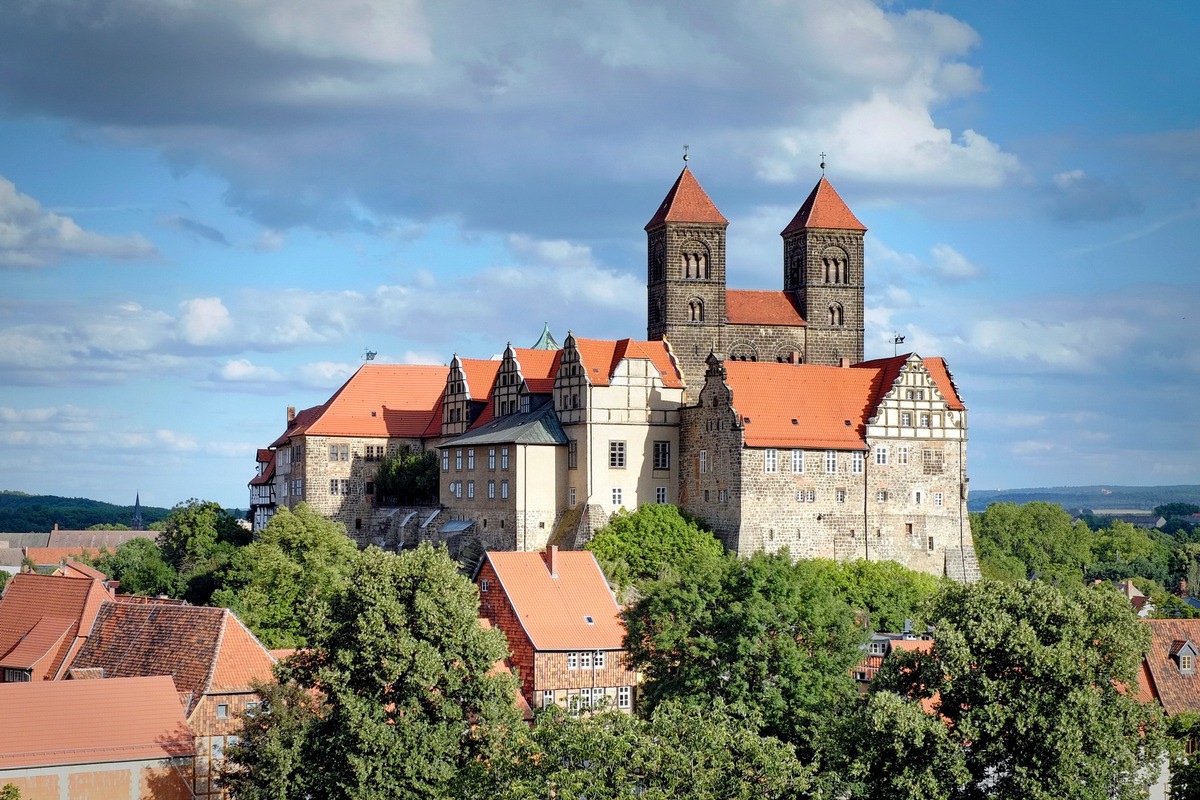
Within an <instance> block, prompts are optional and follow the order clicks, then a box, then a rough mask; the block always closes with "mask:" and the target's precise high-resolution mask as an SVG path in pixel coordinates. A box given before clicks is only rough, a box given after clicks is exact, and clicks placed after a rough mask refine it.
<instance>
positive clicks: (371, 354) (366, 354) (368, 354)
mask: <svg viewBox="0 0 1200 800" xmlns="http://www.w3.org/2000/svg"><path fill="white" fill-rule="evenodd" d="M377 355H379V351H378V350H372V349H370V348H367V349H366V350H363V361H374V360H375V356H377Z"/></svg>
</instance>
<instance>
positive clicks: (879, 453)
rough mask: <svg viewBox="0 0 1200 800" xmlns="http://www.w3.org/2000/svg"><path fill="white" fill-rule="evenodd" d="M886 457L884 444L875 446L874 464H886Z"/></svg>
mask: <svg viewBox="0 0 1200 800" xmlns="http://www.w3.org/2000/svg"><path fill="white" fill-rule="evenodd" d="M887 457H888V452H887V447H885V446H884V445H879V446H877V447H876V448H875V463H876V464H879V465H880V466H883V465H884V464H887Z"/></svg>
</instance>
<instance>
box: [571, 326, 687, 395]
mask: <svg viewBox="0 0 1200 800" xmlns="http://www.w3.org/2000/svg"><path fill="white" fill-rule="evenodd" d="M573 338H574V340H575V349H576V350H577V351H578V352H579V360H580V362H581V363H582V364H583V367H584V377H585V378H587V380H588V383H590V384H591V385H592V386H608V385H610V384H611V383H612V376H613V374H614V373H615V372H616V370H617V365H618V364H620V363H621V361H623V360H624V359H626V358H643V359H646V360H647V361H649V362H650V363H652V364H653V365H654V366H655V368H656V369H657V370H658V374H659V375H660V376H661V377H662V381H663V386H665V387H667V388H669V389H682V388H683V377H682V376H681V375H680V374H679V368H678V366H676V364H675V361H674V360H673V359H672V358H671V351H670V350H669V349H667V344H666V342H661V341H657V342H644V341H639V340H636V339H618V340H608V339H580V338H578V337H573Z"/></svg>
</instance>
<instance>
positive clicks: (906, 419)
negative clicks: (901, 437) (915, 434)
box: [900, 411, 912, 428]
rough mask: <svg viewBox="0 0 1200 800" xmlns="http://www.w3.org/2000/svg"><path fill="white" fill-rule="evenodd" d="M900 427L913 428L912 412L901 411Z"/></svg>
mask: <svg viewBox="0 0 1200 800" xmlns="http://www.w3.org/2000/svg"><path fill="white" fill-rule="evenodd" d="M900 425H901V426H903V427H905V428H911V427H912V412H910V411H901V412H900Z"/></svg>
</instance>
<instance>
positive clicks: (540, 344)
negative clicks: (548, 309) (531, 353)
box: [529, 322, 562, 350]
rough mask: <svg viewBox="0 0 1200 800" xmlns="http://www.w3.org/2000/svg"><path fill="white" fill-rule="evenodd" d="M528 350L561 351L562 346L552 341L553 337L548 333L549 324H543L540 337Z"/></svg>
mask: <svg viewBox="0 0 1200 800" xmlns="http://www.w3.org/2000/svg"><path fill="white" fill-rule="evenodd" d="M529 349H530V350H562V346H561V345H559V343H558V342H556V341H555V340H554V335H553V334H551V333H550V323H549V322H547V323H545V327H544V328H542V335H541V336H539V337H538V340H537V341H536V342H534V343H533V346H532V347H530V348H529Z"/></svg>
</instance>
